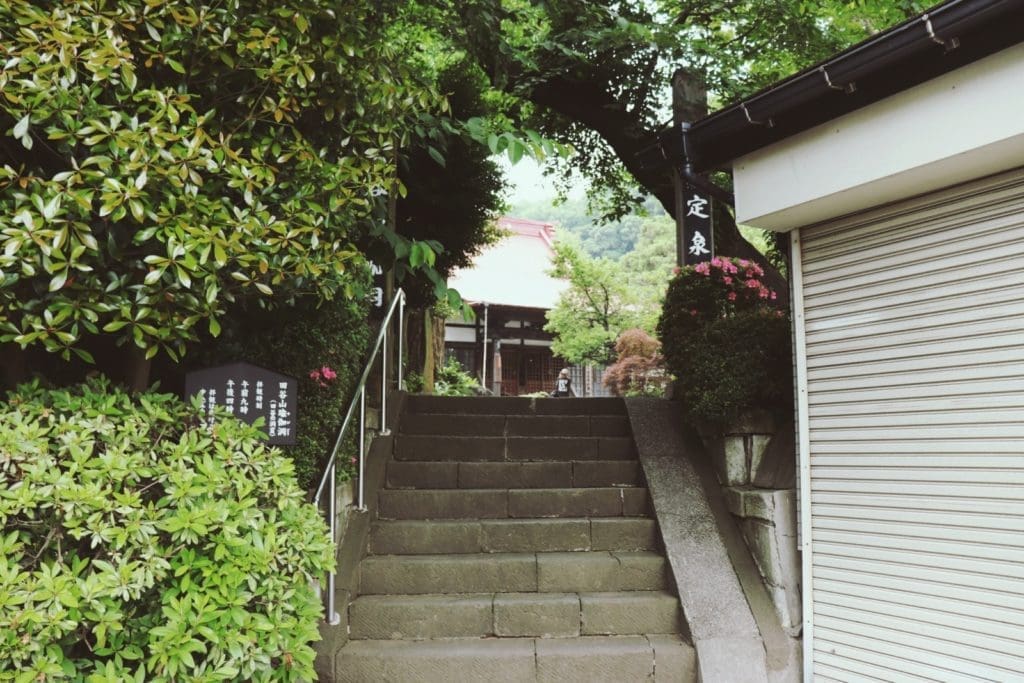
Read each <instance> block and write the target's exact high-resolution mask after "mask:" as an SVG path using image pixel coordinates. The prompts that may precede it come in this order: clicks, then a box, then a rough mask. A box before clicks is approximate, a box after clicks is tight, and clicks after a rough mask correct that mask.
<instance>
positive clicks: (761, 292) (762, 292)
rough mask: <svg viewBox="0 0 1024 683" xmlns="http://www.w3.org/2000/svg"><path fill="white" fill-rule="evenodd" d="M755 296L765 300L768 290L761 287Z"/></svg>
mask: <svg viewBox="0 0 1024 683" xmlns="http://www.w3.org/2000/svg"><path fill="white" fill-rule="evenodd" d="M757 295H758V296H759V297H761V298H762V299H767V298H768V290H767V289H765V288H764V287H762V288H761V289H759V290H758V291H757Z"/></svg>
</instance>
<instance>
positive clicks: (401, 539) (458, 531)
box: [369, 517, 659, 555]
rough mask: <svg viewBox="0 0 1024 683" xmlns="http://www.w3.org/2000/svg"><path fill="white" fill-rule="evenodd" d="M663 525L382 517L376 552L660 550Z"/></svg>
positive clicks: (374, 536) (635, 520)
mask: <svg viewBox="0 0 1024 683" xmlns="http://www.w3.org/2000/svg"><path fill="white" fill-rule="evenodd" d="M658 547H659V544H658V527H657V523H656V522H655V521H654V520H653V519H645V518H641V517H594V518H590V519H587V518H562V519H485V520H477V519H470V520H452V521H435V520H430V521H423V520H401V521H379V522H375V523H374V524H373V526H372V528H371V530H370V542H369V552H370V554H371V555H422V554H439V553H458V554H467V553H524V552H570V551H579V550H613V551H614V550H657V549H658Z"/></svg>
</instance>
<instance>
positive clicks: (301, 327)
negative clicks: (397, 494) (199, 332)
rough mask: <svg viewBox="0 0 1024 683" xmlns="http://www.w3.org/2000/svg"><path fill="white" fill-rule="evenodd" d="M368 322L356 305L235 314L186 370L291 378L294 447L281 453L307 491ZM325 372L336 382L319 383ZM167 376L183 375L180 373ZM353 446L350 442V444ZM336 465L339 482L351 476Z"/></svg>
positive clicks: (358, 301)
mask: <svg viewBox="0 0 1024 683" xmlns="http://www.w3.org/2000/svg"><path fill="white" fill-rule="evenodd" d="M368 314H369V310H368V304H367V303H366V300H365V299H364V298H362V297H356V298H355V299H352V300H348V299H337V300H334V301H329V302H327V303H324V304H322V305H320V306H319V307H316V306H312V305H296V306H293V307H292V308H288V309H279V310H275V311H264V310H256V311H249V312H239V313H237V314H235V315H232V316H230V318H229V319H228V320H227V321H225V327H224V331H223V333H222V334H221V336H220V338H219V339H209V340H207V341H206V344H205V345H204V347H203V348H201V349H197V350H196V351H197V352H196V353H195V354H194V355H190V356H186V358H185V361H186V363H188V364H189V366H190V368H192V369H194V368H199V367H206V366H211V365H221V364H225V363H233V362H238V361H246V362H249V363H253V364H254V365H259V366H261V367H265V368H267V369H269V370H274V371H276V372H280V373H283V374H285V375H291V376H292V377H297V378H298V380H299V405H298V423H297V433H298V440H297V441H298V442H297V443H296V444H295V445H293V446H282V447H281V450H282V451H283V452H284V453H285V455H287V456H288V457H290V458H291V459H292V460H293V461H294V462H295V471H296V475H297V476H298V479H299V485H300V486H302V487H303V488H306V489H309V488H310V487H311V486H315V485H316V483H317V478H318V477H319V476H320V474H321V469H322V467H323V465H324V463H325V459H326V457H327V456H328V454H329V451H330V448H331V447H332V446H333V445H334V440H335V438H337V435H338V429H339V428H340V427H341V421H342V419H343V418H344V416H345V411H346V410H347V409H348V403H349V401H350V400H351V398H352V392H353V390H354V389H355V385H356V382H358V381H359V375H360V373H361V372H362V371H363V365H364V363H365V361H366V353H367V346H368V344H369V338H370V328H369V326H368V324H367V316H368ZM325 367H326V368H328V369H329V370H330V371H331V373H330V374H334V375H335V377H333V378H331V377H329V376H328V377H325V376H324V373H323V368H325ZM169 371H170V372H173V373H175V374H181V372H182V370H181V368H180V367H174V368H169ZM315 372H318V373H319V376H316V375H314V374H313V373H315ZM350 432H352V433H354V430H350ZM352 438H353V437H352V435H351V434H350V436H349V441H351V440H352ZM345 446H346V447H347V450H346V453H349V452H351V443H348V444H345ZM338 464H339V467H338V475H339V477H340V478H341V479H342V480H344V479H348V478H349V477H350V476H352V474H353V466H352V463H351V459H350V458H349V457H342V458H339V460H338Z"/></svg>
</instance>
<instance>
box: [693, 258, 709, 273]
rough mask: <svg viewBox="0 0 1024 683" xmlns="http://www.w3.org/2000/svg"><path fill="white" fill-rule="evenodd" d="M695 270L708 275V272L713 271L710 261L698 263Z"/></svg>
mask: <svg viewBox="0 0 1024 683" xmlns="http://www.w3.org/2000/svg"><path fill="white" fill-rule="evenodd" d="M693 272H695V273H700V274H701V275H707V274H708V273H710V272H711V268H710V266H708V262H707V261H704V262H703V263H698V264H697V265H695V266H694V267H693Z"/></svg>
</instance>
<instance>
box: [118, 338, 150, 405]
mask: <svg viewBox="0 0 1024 683" xmlns="http://www.w3.org/2000/svg"><path fill="white" fill-rule="evenodd" d="M152 366H153V361H152V359H149V358H146V352H145V351H144V350H143V349H140V348H139V347H138V346H136V345H135V344H131V343H129V344H128V353H127V363H126V364H125V369H124V384H125V386H126V387H128V390H129V391H130V392H132V393H133V394H139V393H142V392H143V391H145V390H146V389H148V388H149V371H150V369H151V368H152Z"/></svg>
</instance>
